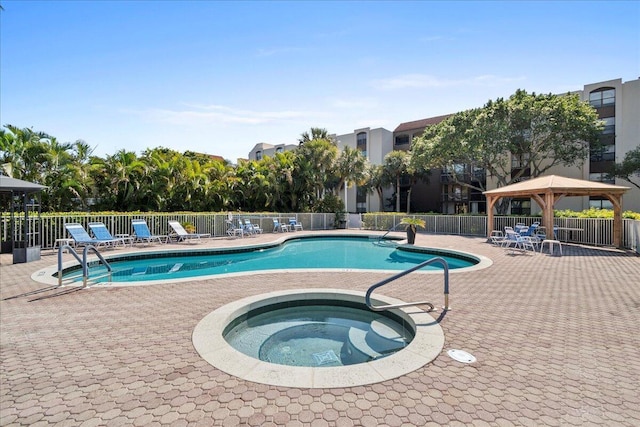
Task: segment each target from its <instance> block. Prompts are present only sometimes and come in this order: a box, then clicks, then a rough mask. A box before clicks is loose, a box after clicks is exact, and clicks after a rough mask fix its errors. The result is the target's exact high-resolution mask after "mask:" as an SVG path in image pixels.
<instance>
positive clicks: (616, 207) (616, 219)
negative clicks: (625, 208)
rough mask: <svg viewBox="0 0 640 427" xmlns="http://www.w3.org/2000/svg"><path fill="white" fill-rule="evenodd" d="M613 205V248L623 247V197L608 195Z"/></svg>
mask: <svg viewBox="0 0 640 427" xmlns="http://www.w3.org/2000/svg"><path fill="white" fill-rule="evenodd" d="M607 198H608V199H609V200H610V201H611V204H612V205H613V246H615V247H616V248H621V247H622V195H615V196H614V195H607Z"/></svg>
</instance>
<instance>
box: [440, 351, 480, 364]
mask: <svg viewBox="0 0 640 427" xmlns="http://www.w3.org/2000/svg"><path fill="white" fill-rule="evenodd" d="M447 354H448V355H449V357H450V358H452V359H453V360H457V361H458V362H462V363H473V362H475V361H476V358H475V356H473V355H472V354H469V353H467V352H466V351H464V350H449V351H447Z"/></svg>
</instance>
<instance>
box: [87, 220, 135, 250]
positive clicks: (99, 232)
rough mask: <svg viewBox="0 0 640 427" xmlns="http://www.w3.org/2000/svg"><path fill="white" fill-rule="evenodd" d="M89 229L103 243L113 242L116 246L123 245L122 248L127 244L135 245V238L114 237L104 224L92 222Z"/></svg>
mask: <svg viewBox="0 0 640 427" xmlns="http://www.w3.org/2000/svg"><path fill="white" fill-rule="evenodd" d="M89 228H90V229H91V232H92V233H93V235H94V236H95V238H96V239H98V240H102V241H112V242H113V244H114V246H115V245H117V244H118V243H122V246H127V243H129V244H133V237H129V236H127V237H113V235H111V233H110V232H109V229H108V228H107V226H106V225H104V223H103V222H90V223H89Z"/></svg>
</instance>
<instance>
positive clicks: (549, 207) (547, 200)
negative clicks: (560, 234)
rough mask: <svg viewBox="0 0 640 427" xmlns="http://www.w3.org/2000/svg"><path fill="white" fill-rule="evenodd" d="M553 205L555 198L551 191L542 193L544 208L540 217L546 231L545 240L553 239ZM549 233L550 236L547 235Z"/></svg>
mask: <svg viewBox="0 0 640 427" xmlns="http://www.w3.org/2000/svg"><path fill="white" fill-rule="evenodd" d="M554 204H555V197H554V195H553V191H547V192H546V193H544V207H543V211H542V216H543V218H544V221H543V222H544V226H545V228H546V230H547V239H553V205H554ZM549 233H551V234H549Z"/></svg>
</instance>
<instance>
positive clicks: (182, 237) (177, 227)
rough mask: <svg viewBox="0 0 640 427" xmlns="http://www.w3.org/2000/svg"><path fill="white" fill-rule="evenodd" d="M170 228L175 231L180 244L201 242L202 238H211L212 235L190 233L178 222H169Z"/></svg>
mask: <svg viewBox="0 0 640 427" xmlns="http://www.w3.org/2000/svg"><path fill="white" fill-rule="evenodd" d="M169 226H170V227H171V228H172V229H173V232H174V233H175V236H176V238H177V239H178V242H184V241H187V240H200V239H201V238H202V237H211V233H189V232H187V230H185V229H184V227H183V226H182V224H180V223H179V222H178V221H169Z"/></svg>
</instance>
